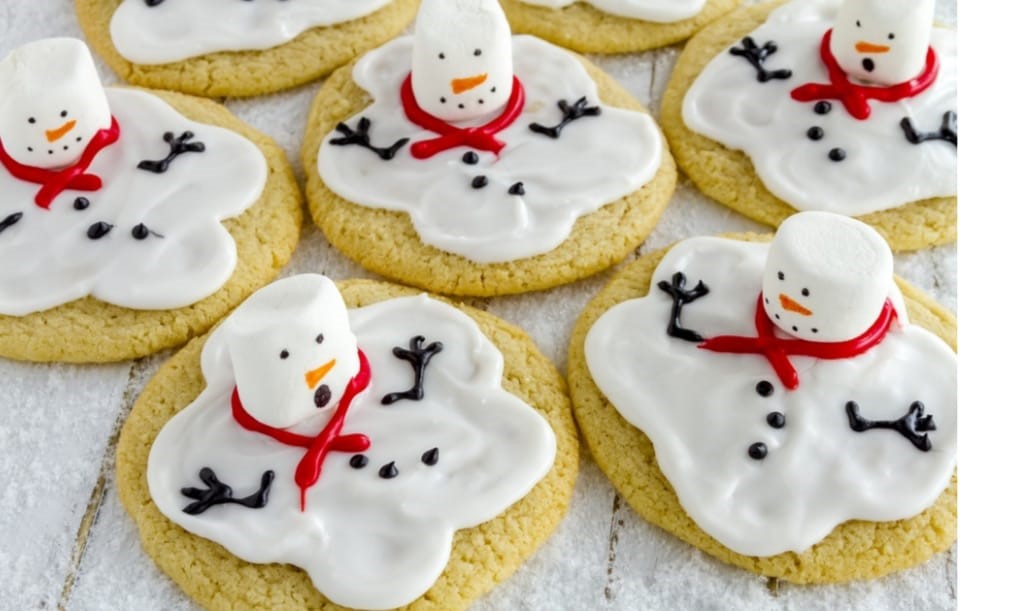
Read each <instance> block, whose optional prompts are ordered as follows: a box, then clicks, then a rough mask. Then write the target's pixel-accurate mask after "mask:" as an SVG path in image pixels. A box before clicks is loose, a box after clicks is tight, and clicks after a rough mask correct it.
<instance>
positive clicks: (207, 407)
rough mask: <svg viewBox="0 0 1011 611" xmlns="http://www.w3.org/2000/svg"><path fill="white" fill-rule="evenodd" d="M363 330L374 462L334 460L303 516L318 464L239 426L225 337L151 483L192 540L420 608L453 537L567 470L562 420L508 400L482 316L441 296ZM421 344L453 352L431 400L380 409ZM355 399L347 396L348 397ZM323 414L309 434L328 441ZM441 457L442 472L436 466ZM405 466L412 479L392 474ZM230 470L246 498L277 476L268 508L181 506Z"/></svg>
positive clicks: (362, 317) (406, 375)
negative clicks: (304, 487)
mask: <svg viewBox="0 0 1011 611" xmlns="http://www.w3.org/2000/svg"><path fill="white" fill-rule="evenodd" d="M349 313H350V319H351V328H352V330H353V331H354V332H355V334H356V335H357V338H358V342H359V347H360V348H361V349H362V350H363V351H364V352H365V353H366V354H367V355H368V358H369V361H370V363H371V366H372V380H373V381H372V384H371V386H370V387H369V388H368V389H367V390H366V391H365V392H363V393H362V394H361V395H360V396H359V397H358V399H356V400H355V402H354V403H353V405H352V407H351V409H350V411H349V413H348V417H347V420H346V424H345V426H344V428H343V434H350V433H364V434H366V435H368V436H369V437H370V439H371V441H372V447H371V448H369V450H368V451H366V452H364V454H365V455H366V456H368V458H369V462H368V465H367V466H366V467H365V468H363V469H360V470H356V469H353V468H352V467H351V466H350V465H349V459H350V458H351V456H352V455H351V454H347V453H340V452H331V453H330V454H329V455H327V457H326V459H325V462H324V465H323V471H322V476H321V478H320V480H319V481H318V483H317V484H316V485H315V486H313V487H311V488H310V489H309V491H308V494H307V506H306V511H305V513H301V512H300V511H299V489H298V487H297V486H296V484H295V482H294V472H295V467H296V465H297V464H298V462H299V460H301V458H302V456H303V455H304V453H305V450H304V449H302V448H293V447H290V446H287V445H284V444H281V443H279V442H277V441H274V440H273V439H272V438H270V437H267V436H265V435H260V434H257V433H252V432H249V431H246V430H245V429H243V428H241V427H240V426H239V425H238V424H236V422H235V421H234V420H233V418H232V414H231V408H230V404H229V396H230V393H231V391H232V388H233V386H234V378H233V377H232V374H231V371H230V368H229V367H228V365H227V362H228V357H227V355H226V350H225V346H224V343H223V341H221V340H220V339H219V338H217V337H216V336H214V335H212V336H211V338H210V339H209V340H208V342H207V345H206V346H205V348H204V352H203V358H202V365H203V370H204V374H205V377H206V379H207V380H208V387H207V389H206V390H204V392H203V393H202V394H201V395H200V396H199V397H198V398H197V399H196V401H194V402H193V403H191V404H190V405H189V406H187V407H186V408H185V409H183V411H181V412H180V413H179V414H178V415H176V416H175V417H174V418H173V419H172V420H170V421H169V423H168V424H166V425H165V428H163V429H162V431H161V432H160V433H159V434H158V437H157V439H155V442H154V445H153V446H152V448H151V454H150V457H149V461H148V485H149V486H150V489H151V497H152V499H153V500H154V502H155V503H156V504H157V506H158V508H159V510H161V512H162V513H163V514H165V515H166V516H167V517H168V518H169V519H171V520H172V521H173V522H176V523H177V524H179V525H181V526H182V527H183V528H185V529H187V530H189V531H190V532H192V533H195V534H197V535H200V536H202V537H207V538H208V539H211V540H213V541H216V542H218V543H220V544H221V545H223V546H224V547H225V548H227V549H228V550H229V551H230V552H232V553H233V554H235V555H236V556H238V557H240V558H242V559H244V560H246V561H249V562H255V563H270V562H281V563H290V564H294V565H296V566H299V567H301V568H303V569H305V571H306V572H307V573H308V574H309V576H310V577H311V578H312V581H313V584H314V585H315V586H316V588H317V589H319V591H320V592H322V593H323V594H324V595H325V596H326V597H327V598H329V599H330V600H332V601H334V602H335V603H338V604H341V605H346V606H349V607H354V608H363V609H386V608H391V607H398V606H401V605H405V604H407V603H409V602H411V601H412V600H414V599H416V598H418V597H419V596H421V595H422V594H424V592H425V591H426V590H428V588H430V587H431V586H432V584H433V583H434V582H435V580H436V579H437V578H438V576H439V575H440V574H441V573H442V571H443V569H444V568H445V565H446V562H447V561H448V559H449V554H450V550H451V546H452V539H453V533H454V532H455V531H456V530H459V529H462V528H469V527H472V526H476V525H478V524H481V523H482V522H485V521H488V520H491V519H493V518H495V517H496V516H498V515H499V514H501V513H502V512H504V511H505V510H506V509H507V508H508V507H509V506H510V505H512V504H513V503H515V502H516V501H518V500H519V499H521V498H523V497H524V496H525V495H526V494H527V493H528V492H529V491H530V490H531V489H532V488H533V486H534V485H535V484H536V483H537V482H538V481H539V480H540V479H541V478H543V477H544V476H545V475H546V474H547V472H548V471H549V470H550V468H551V465H552V464H553V463H554V456H555V437H554V433H553V432H552V430H551V427H550V426H549V425H548V423H547V422H546V420H545V419H544V418H543V417H542V416H541V415H540V414H538V413H537V412H536V411H535V410H533V409H532V408H531V407H530V406H529V405H527V404H525V403H523V402H522V401H520V400H519V399H518V398H516V397H515V396H514V395H512V394H510V393H508V392H506V391H505V390H503V389H502V387H501V382H502V371H503V359H502V354H501V353H500V352H499V351H498V349H497V348H496V347H495V346H494V344H492V343H491V342H490V341H489V340H488V338H487V337H485V336H484V335H483V334H482V333H481V331H480V329H478V327H477V325H476V324H475V323H474V321H473V320H471V319H470V318H469V317H467V316H466V315H464V314H463V313H461V312H459V311H458V310H456V309H454V308H452V307H450V306H448V305H446V304H444V303H442V302H439V301H435V300H432V299H430V298H428V297H426V296H419V297H410V298H400V299H392V300H389V301H385V302H382V303H379V304H375V305H372V306H368V307H364V308H359V309H354V310H350V312H349ZM414 335H423V336H425V338H426V339H427V340H428V341H430V342H432V341H440V342H442V343H443V345H444V350H443V351H442V352H440V353H439V354H437V355H435V356H434V357H433V359H432V361H431V363H430V365H429V367H428V369H427V371H426V375H425V397H424V399H423V400H422V401H418V402H415V401H406V400H405V401H401V402H398V403H395V404H393V405H390V406H384V405H381V404H380V400H381V399H382V397H383V396H384V395H385V394H387V393H390V392H395V391H401V390H405V389H407V388H410V387H411V385H412V384H413V379H414V378H413V371H412V369H411V367H410V366H409V365H408V364H407V363H405V362H404V361H402V360H399V359H397V358H395V357H394V356H393V354H392V352H391V350H392V348H393V347H394V346H406V345H407V342H408V340H409V339H410V338H411V337H412V336H414ZM338 394H339V393H338ZM331 416H332V411H331V412H326V413H322V414H320V417H319V418H317V419H315V422H312V423H308V424H309V426H307V427H302V426H300V427H299V430H300V432H303V433H304V432H306V431H307V430H319V429H320V428H322V426H323V425H324V424H325V422H326V421H327V420H328V419H329V418H330V417H331ZM435 447H437V448H438V449H439V461H438V463H437V464H436V465H435V466H428V465H426V464H423V463H422V462H421V456H422V454H424V453H425V452H426V451H428V450H430V449H432V448H435ZM391 461H395V462H396V466H397V468H398V469H399V472H400V473H399V475H398V476H397V477H395V478H393V479H383V478H381V477H379V475H378V471H379V469H380V467H381V466H383V465H385V464H387V463H389V462H391ZM203 467H210V468H212V469H214V470H215V471H216V473H217V475H218V477H219V478H220V479H221V481H223V482H225V483H227V484H229V485H231V486H232V487H233V488H234V493H235V496H236V497H240V496H245V495H246V494H249V493H250V492H253V491H255V490H256V488H257V486H258V485H259V481H260V475H261V474H262V473H263V472H265V471H267V470H273V471H274V472H275V474H276V477H275V480H274V483H273V487H272V488H271V490H270V497H269V502H268V503H267V505H266V507H264V508H262V509H247V508H245V507H240V506H237V505H221V506H215V507H212V508H210V509H209V510H207V511H206V512H205V513H203V514H200V515H195V516H194V515H188V514H186V513H183V511H182V508H183V507H185V506H186V504H187V503H188V502H189V501H188V499H186V498H185V497H183V496H182V495H181V494H180V489H182V488H184V487H187V486H200V487H202V485H201V484H200V481H199V480H198V479H197V473H198V472H199V470H200V469H201V468H203Z"/></svg>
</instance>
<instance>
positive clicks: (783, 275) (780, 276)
mask: <svg viewBox="0 0 1011 611" xmlns="http://www.w3.org/2000/svg"><path fill="white" fill-rule="evenodd" d="M776 276H778V277H779V279H780V280H786V274H784V273H783V272H779V273H778V274H776Z"/></svg>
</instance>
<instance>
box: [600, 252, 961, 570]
mask: <svg viewBox="0 0 1011 611" xmlns="http://www.w3.org/2000/svg"><path fill="white" fill-rule="evenodd" d="M767 252H768V245H767V244H752V243H745V242H738V241H733V240H725V239H719V238H693V239H690V240H686V241H684V242H681V243H680V244H678V245H677V246H675V247H674V248H673V249H671V251H670V252H669V253H668V254H667V256H666V257H664V259H663V261H662V262H661V263H660V265H659V266H658V267H657V269H656V271H655V273H654V275H653V279H652V284H651V288H650V292H649V294H648V295H647V296H646V297H643V298H640V299H634V300H631V301H626V302H624V303H621V304H619V305H617V306H615V307H614V308H612V309H610V310H608V311H607V312H606V313H605V314H604V315H603V316H601V318H600V319H599V320H598V321H597V322H596V323H595V324H594V325H593V327H592V328H591V330H590V333H589V334H588V335H587V338H586V344H585V350H586V359H587V364H588V365H589V368H590V371H591V373H592V376H593V379H594V382H595V383H596V384H597V386H598V387H599V388H600V389H601V391H602V392H603V393H604V394H605V395H606V396H607V398H608V399H609V400H610V401H611V403H613V404H614V406H615V408H616V409H617V410H618V411H619V412H620V413H621V415H622V416H623V417H624V418H625V419H627V420H628V421H629V422H630V423H632V424H633V425H634V426H636V427H637V428H639V429H640V430H642V431H643V432H644V433H645V434H646V435H647V436H648V437H649V438H650V440H651V441H652V443H653V447H654V450H655V451H656V456H657V461H658V463H659V465H660V469H661V470H662V471H663V473H664V475H665V476H666V477H667V479H668V480H670V482H671V485H672V486H673V487H674V489H675V490H676V491H677V496H678V500H679V501H680V502H681V504H682V505H683V506H684V508H685V511H687V512H688V515H689V516H691V518H692V519H693V520H695V522H696V523H697V524H698V525H699V526H700V527H701V528H702V529H703V530H705V531H706V532H707V533H709V534H710V535H712V536H713V537H714V538H716V539H717V540H718V541H719V542H720V543H722V544H723V545H725V546H727V547H728V548H730V549H731V550H733V551H735V552H738V553H741V554H745V555H751V556H771V555H775V554H778V553H781V552H786V551H797V552H802V551H804V550H806V549H807V548H809V547H810V546H812V545H814V544H815V543H817V542H818V541H820V540H821V539H823V538H824V537H825V536H826V535H828V534H829V533H830V532H831V531H832V529H833V528H835V527H836V526H837V525H839V524H842V523H843V522H846V521H848V520H873V521H888V520H898V519H903V518H908V517H911V516H913V515H916V514H917V513H919V512H921V511H923V510H924V509H926V508H928V507H929V506H930V505H932V504H933V502H934V501H935V500H936V499H937V497H938V495H940V493H941V492H942V491H943V490H944V489H945V487H947V485H948V483H949V481H950V478H951V474H952V471H953V469H954V467H955V447H956V396H955V389H956V357H955V354H954V353H953V352H952V351H951V349H950V348H949V347H948V346H947V345H946V344H944V342H942V341H941V340H940V339H938V338H937V337H936V336H934V335H932V334H931V333H929V332H928V331H926V330H925V329H923V328H921V327H918V326H914V325H910V324H908V322H907V320H906V315H905V308H904V305H903V302H902V297H901V294H900V293H899V291H898V289H897V288H895V289H894V291H893V293H892V297H891V299H892V301H893V303H894V304H895V305H896V306H897V308H898V310H899V314H900V322H901V323H902V324H901V325H896V326H894V327H893V328H892V330H891V331H890V332H889V333H888V336H887V337H886V339H885V340H884V341H883V342H882V343H881V344H880V345H878V346H877V347H875V348H873V349H872V350H870V351H869V352H866V353H864V354H863V355H861V356H858V357H855V358H852V359H847V360H816V359H814V358H810V357H790V360H791V362H792V363H793V364H794V366H795V367H796V369H797V370H798V372H799V374H800V387H799V388H798V389H797V390H794V391H787V390H786V389H785V388H784V387H783V385H782V384H781V383H780V382H779V380H778V379H777V378H776V375H775V374H774V373H773V370H772V367H771V366H770V364H769V362H768V361H767V360H766V359H765V358H763V357H762V356H759V355H738V354H718V353H714V352H710V351H707V350H701V349H699V348H698V345H697V344H694V343H690V342H686V341H682V340H678V339H674V338H671V337H669V336H668V335H667V334H666V328H667V323H668V320H669V317H670V313H671V298H670V297H669V296H668V295H667V294H666V293H664V292H662V291H661V290H660V289H658V288H657V286H656V285H657V283H658V282H660V281H662V280H667V281H670V279H671V276H672V275H673V274H674V273H675V272H678V271H681V272H684V273H685V275H686V277H687V282H686V288H690V287H693V286H695V283H696V282H698V281H699V280H703V281H704V282H705V283H706V284H707V285H708V286H709V288H710V293H709V294H708V295H707V296H705V297H702V298H700V299H698V300H696V301H694V302H693V303H691V304H689V305H686V306H685V307H684V310H683V312H682V317H681V320H682V324H683V326H684V327H686V328H689V329H692V330H695V331H697V332H699V333H701V334H702V335H703V336H704V337H712V336H715V335H746V336H750V337H754V336H755V327H754V312H755V300H756V298H757V296H758V293H759V292H760V291H761V277H762V270H763V267H764V264H765V257H766V254H767ZM763 380H767V381H769V382H771V383H772V385H773V387H774V392H773V394H772V395H771V396H769V397H762V396H760V395H759V394H758V393H757V392H756V384H757V383H758V382H760V381H763ZM848 401H856V402H857V403H858V404H859V406H860V412H861V414H862V415H863V416H864V417H865V418H868V419H875V420H895V419H896V418H899V417H901V416H904V415H905V414H906V412H907V410H908V409H909V406H910V404H911V403H912V402H914V401H921V402H923V404H924V406H925V407H926V412H927V413H929V414H932V415H933V417H934V422H935V424H936V425H937V430H936V431H933V432H930V433H929V437H930V441H931V442H932V444H933V449H932V450H930V451H929V452H921V451H920V450H918V449H917V448H915V447H914V446H913V445H912V443H910V442H909V441H908V440H907V439H906V438H904V437H903V436H902V435H900V434H899V433H897V432H894V431H890V430H871V431H867V432H863V433H856V432H854V431H853V430H851V429H850V426H849V423H848V419H847V415H846V410H845V406H846V403H847V402H848ZM771 412H780V413H782V414H784V415H785V417H786V426H785V427H783V428H781V429H775V428H773V427H771V426H770V425H769V424H768V423H767V422H766V417H767V415H768V414H769V413H771ZM758 442H760V443H764V444H765V445H766V446H767V447H768V455H767V457H766V458H765V459H764V460H755V459H752V458H751V457H750V456H749V453H748V450H749V447H750V446H751V444H753V443H758Z"/></svg>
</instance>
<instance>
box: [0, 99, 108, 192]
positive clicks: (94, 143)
mask: <svg viewBox="0 0 1011 611" xmlns="http://www.w3.org/2000/svg"><path fill="white" fill-rule="evenodd" d="M117 140H119V122H117V121H116V117H113V118H112V125H111V126H110V127H109V128H108V129H103V130H100V131H99V132H98V133H97V134H95V137H94V138H92V139H91V142H89V143H88V146H87V147H85V149H84V153H83V154H82V155H81V159H80V160H79V161H78V162H77V163H75V164H73V165H71V166H69V167H66V168H63V169H62V170H47V169H45V168H37V167H35V166H30V165H24V164H22V163H18V162H17V161H15V160H14V158H13V157H11V156H10V155H9V154H7V151H6V150H5V149H4V147H3V142H0V163H2V164H3V166H4V167H5V168H7V171H8V172H10V173H11V176H13V177H14V178H17V179H20V180H23V181H25V182H33V183H35V184H39V185H42V188H41V189H39V192H38V193H36V194H35V205H37V206H38V207H39V208H44V209H45V210H49V206H51V205H52V203H53V200H54V199H56V196H57V195H59V194H60V193H63V192H64V191H66V190H67V189H75V190H77V191H98V190H99V189H101V188H102V179H101V177H99V176H96V175H94V174H86V172H87V171H88V166H90V165H91V163H92V162H93V161H94V160H95V157H96V156H97V155H98V154H99V153H100V152H102V149H104V148H105V147H107V146H109V145H110V144H112V143H114V142H116V141H117Z"/></svg>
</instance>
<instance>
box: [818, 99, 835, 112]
mask: <svg viewBox="0 0 1011 611" xmlns="http://www.w3.org/2000/svg"><path fill="white" fill-rule="evenodd" d="M814 111H815V112H816V113H818V114H819V115H827V114H828V113H830V112H832V103H831V102H826V101H824V100H822V101H821V102H818V103H817V104H815V105H814Z"/></svg>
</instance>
